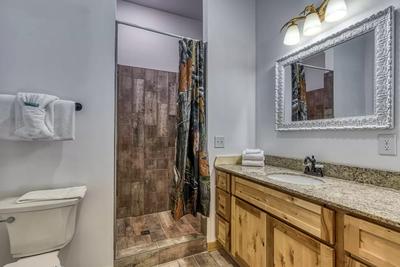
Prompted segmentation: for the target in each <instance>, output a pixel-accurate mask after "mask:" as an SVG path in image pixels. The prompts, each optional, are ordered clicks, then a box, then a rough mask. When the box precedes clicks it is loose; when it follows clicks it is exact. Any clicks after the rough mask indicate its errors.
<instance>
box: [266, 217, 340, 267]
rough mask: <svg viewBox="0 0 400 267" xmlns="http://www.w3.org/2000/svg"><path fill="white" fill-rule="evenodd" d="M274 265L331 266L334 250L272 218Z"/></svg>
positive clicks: (280, 266)
mask: <svg viewBox="0 0 400 267" xmlns="http://www.w3.org/2000/svg"><path fill="white" fill-rule="evenodd" d="M272 231H273V241H272V242H273V247H274V253H273V254H274V266H275V267H333V266H334V265H335V253H334V250H333V249H332V248H330V247H328V246H327V245H325V244H322V243H321V242H319V241H317V240H315V239H313V238H312V237H310V236H308V235H306V234H303V233H301V232H299V231H297V230H296V229H294V228H292V227H290V226H288V225H286V224H284V223H282V222H279V221H277V220H275V219H273V220H272Z"/></svg>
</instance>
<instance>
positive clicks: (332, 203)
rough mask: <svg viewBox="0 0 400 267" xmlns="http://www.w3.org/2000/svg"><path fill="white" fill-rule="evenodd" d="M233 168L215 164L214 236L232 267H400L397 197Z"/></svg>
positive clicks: (329, 181)
mask: <svg viewBox="0 0 400 267" xmlns="http://www.w3.org/2000/svg"><path fill="white" fill-rule="evenodd" d="M237 161H238V159H237V158H236V159H235V158H234V157H232V158H217V160H216V163H215V168H216V172H215V173H216V210H217V215H216V236H217V241H218V243H219V245H220V246H221V247H223V249H224V250H225V251H226V252H228V253H229V254H230V255H231V256H232V257H233V258H234V259H235V261H236V262H237V263H238V264H239V265H240V266H251V267H258V266H268V267H272V266H274V267H284V266H285V267H287V266H296V267H301V266H304V267H311V266H321V267H333V266H346V267H361V266H363V267H364V266H371V267H372V266H387V267H389V266H390V267H394V266H400V257H399V252H400V209H399V208H398V202H399V201H400V191H397V190H393V189H390V188H384V187H378V186H374V185H367V184H362V183H357V182H354V181H348V180H344V179H338V178H329V177H325V178H313V177H309V176H304V174H302V173H301V172H300V171H295V170H292V169H286V168H282V167H274V166H269V165H267V166H266V167H265V168H257V167H256V168H255V167H242V166H240V165H237V164H235V163H237ZM272 174H275V175H276V174H290V176H296V175H297V176H299V177H300V178H301V177H307V178H309V179H310V181H312V180H314V179H316V180H318V181H319V183H312V182H311V183H310V184H307V182H304V181H303V182H302V184H296V183H295V182H293V181H291V182H284V181H282V180H276V179H271V178H270V177H273V176H271V175H272ZM301 180H303V179H301Z"/></svg>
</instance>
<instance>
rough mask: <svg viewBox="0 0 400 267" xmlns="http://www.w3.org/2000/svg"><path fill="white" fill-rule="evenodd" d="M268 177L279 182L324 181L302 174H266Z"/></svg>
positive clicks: (320, 182) (313, 183) (312, 182)
mask: <svg viewBox="0 0 400 267" xmlns="http://www.w3.org/2000/svg"><path fill="white" fill-rule="evenodd" d="M268 178H269V179H272V180H276V181H280V182H285V183H291V184H300V185H319V184H323V183H324V181H322V180H320V179H318V178H313V177H308V176H302V175H297V174H270V175H268Z"/></svg>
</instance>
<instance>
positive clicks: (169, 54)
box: [117, 0, 203, 72]
mask: <svg viewBox="0 0 400 267" xmlns="http://www.w3.org/2000/svg"><path fill="white" fill-rule="evenodd" d="M117 18H118V20H120V21H123V22H129V23H133V24H138V25H140V26H144V27H149V28H152V29H155V30H159V31H162V32H168V33H173V34H176V35H180V36H185V37H190V38H194V39H202V31H203V25H202V22H201V21H198V20H194V19H189V18H186V17H181V16H177V15H174V14H171V13H167V12H163V11H159V10H156V9H152V8H147V7H143V6H140V5H136V4H133V3H129V2H126V1H121V0H119V1H118V2H117ZM118 64H122V65H128V66H135V67H142V68H149V69H157V70H164V71H172V72H178V70H179V46H178V39H176V38H173V37H169V36H164V35H161V34H157V33H152V32H148V31H145V30H142V29H137V28H133V27H129V26H124V25H120V26H119V32H118Z"/></svg>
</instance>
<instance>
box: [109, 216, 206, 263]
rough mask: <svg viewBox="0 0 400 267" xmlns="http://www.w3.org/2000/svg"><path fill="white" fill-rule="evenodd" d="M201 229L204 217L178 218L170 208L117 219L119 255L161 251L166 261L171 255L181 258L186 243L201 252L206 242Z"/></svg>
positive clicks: (118, 256)
mask: <svg viewBox="0 0 400 267" xmlns="http://www.w3.org/2000/svg"><path fill="white" fill-rule="evenodd" d="M201 229H202V227H201V218H200V216H198V217H194V216H192V215H186V216H184V217H182V218H181V219H180V220H178V221H175V220H174V219H173V218H172V215H171V212H170V211H165V212H159V213H154V214H149V215H143V216H138V217H128V218H123V219H117V240H116V258H117V260H118V259H122V258H126V257H130V256H134V255H138V254H141V253H150V252H152V251H153V252H154V251H158V252H159V253H158V254H157V256H158V257H160V260H161V262H166V261H169V260H170V258H168V257H167V255H176V257H178V258H179V256H180V255H179V252H180V251H179V248H181V249H182V248H183V247H185V246H188V248H190V249H193V251H194V252H196V253H198V252H201V251H202V249H203V247H204V244H205V236H204V235H203V234H202V233H201ZM203 243H204V244H203ZM183 256H186V255H183ZM172 257H173V256H172ZM172 259H175V258H171V260H172Z"/></svg>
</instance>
